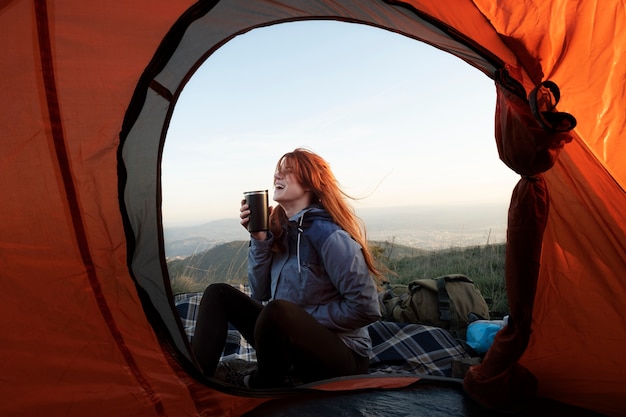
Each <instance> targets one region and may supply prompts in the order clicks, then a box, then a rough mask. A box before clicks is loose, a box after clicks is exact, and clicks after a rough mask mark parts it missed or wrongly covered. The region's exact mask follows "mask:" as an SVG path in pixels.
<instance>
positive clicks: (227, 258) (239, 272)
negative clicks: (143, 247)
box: [168, 240, 508, 311]
mask: <svg viewBox="0 0 626 417" xmlns="http://www.w3.org/2000/svg"><path fill="white" fill-rule="evenodd" d="M370 245H371V247H372V251H373V253H374V256H375V257H376V258H377V259H378V260H379V261H380V262H381V263H383V264H384V265H385V266H386V267H387V268H388V269H389V273H388V274H386V279H387V281H389V282H391V283H407V282H409V281H411V280H414V279H419V278H434V277H437V276H441V275H446V274H452V273H459V274H464V275H467V276H468V277H470V278H471V279H473V280H474V281H475V282H476V285H477V286H478V287H479V288H480V290H481V292H482V293H483V294H484V296H485V298H489V299H490V300H491V302H492V305H493V308H494V309H495V310H496V311H506V310H507V309H508V305H507V300H506V291H505V285H504V249H505V246H504V244H495V245H483V246H472V247H464V248H449V249H444V250H436V251H429V250H423V249H417V248H414V247H411V246H405V245H399V244H396V243H394V242H393V241H391V242H387V241H372V242H370ZM247 253H248V241H247V240H237V241H232V242H228V243H224V244H220V245H217V246H215V247H213V248H211V249H209V250H207V251H204V252H200V253H197V254H195V255H192V256H189V257H187V258H184V259H174V260H171V261H169V262H168V269H169V273H170V279H171V282H172V290H173V291H174V293H182V292H193V291H202V290H204V288H206V287H207V286H208V285H209V284H211V283H214V282H229V283H233V284H235V283H237V284H239V283H246V282H247Z"/></svg>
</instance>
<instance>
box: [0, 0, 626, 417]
mask: <svg viewBox="0 0 626 417" xmlns="http://www.w3.org/2000/svg"><path fill="white" fill-rule="evenodd" d="M311 19H334V20H339V21H342V22H346V23H362V24H368V25H373V26H376V27H379V28H381V29H386V30H391V31H394V32H396V33H399V34H401V35H404V36H408V37H410V38H413V39H415V40H416V41H422V42H426V43H428V44H430V45H433V46H434V47H437V48H439V49H441V50H443V51H446V52H449V53H451V54H453V55H455V56H457V57H459V58H460V59H462V60H464V61H465V62H467V63H468V64H469V65H472V66H473V67H475V68H476V69H477V70H480V71H482V72H483V73H484V74H485V76H488V77H491V78H493V79H495V78H496V72H497V71H499V70H502V69H504V70H506V71H507V73H508V74H510V76H511V77H512V78H513V79H515V80H516V81H517V82H518V83H520V85H522V86H523V87H524V89H525V90H526V91H531V90H532V89H533V88H535V87H536V86H537V85H539V83H541V82H542V81H545V80H550V81H553V82H554V83H556V85H558V86H559V88H560V91H561V100H560V102H559V104H558V110H559V111H563V112H567V113H570V114H572V115H574V117H576V119H577V121H578V124H577V126H576V128H575V129H574V130H573V131H572V132H571V135H572V141H571V142H570V143H568V144H567V145H565V146H564V147H563V149H562V150H561V152H560V155H559V157H558V158H557V159H556V161H555V162H554V166H553V167H552V168H551V169H549V170H547V171H546V172H545V173H543V174H542V177H543V180H544V183H545V189H546V190H547V196H548V197H547V198H548V202H549V209H548V211H547V217H546V219H545V221H546V225H545V231H544V232H543V240H542V246H541V253H540V259H539V262H540V263H539V265H537V267H538V276H537V280H536V292H535V296H534V300H533V302H532V303H527V304H525V306H526V307H529V306H531V305H532V322H531V324H530V326H531V333H530V336H529V339H528V346H527V348H526V349H525V350H524V352H523V353H522V354H521V357H520V359H519V362H518V364H519V366H521V367H523V368H524V369H527V370H528V371H529V372H530V373H531V374H532V376H533V378H535V379H536V381H537V395H539V396H543V397H547V398H551V399H554V400H558V401H562V402H565V403H567V404H571V405H576V406H580V407H584V408H588V409H590V410H594V411H597V412H602V413H605V414H608V415H616V416H617V415H626V414H625V412H624V410H626V357H625V356H624V355H623V351H624V349H625V348H626V330H625V329H626V327H625V326H624V315H623V313H622V311H623V301H622V300H623V299H624V297H625V295H626V284H625V282H624V278H623V277H624V276H626V215H625V214H624V207H626V193H625V192H624V189H625V188H626V164H625V163H624V162H625V159H626V141H625V140H624V136H625V135H626V132H625V126H626V121H625V120H624V117H623V109H624V108H625V107H626V89H625V88H624V86H625V85H626V79H625V78H626V54H625V53H624V48H626V30H625V29H626V8H624V4H623V1H621V0H603V1H602V2H600V1H598V0H567V1H566V0H550V1H539V0H535V1H533V0H528V1H523V2H520V1H513V0H502V1H499V2H493V1H491V0H473V1H472V0H455V1H454V5H453V6H451V5H450V3H449V2H440V1H432V0H415V1H351V0H346V1H342V2H334V1H326V0H308V1H304V0H301V1H297V0H292V1H289V0H286V1H281V2H276V1H270V0H222V1H218V0H214V1H201V2H198V3H194V2H192V1H189V0H181V1H176V2H172V1H165V0H155V1H152V2H150V3H149V4H147V3H146V2H138V1H134V0H125V1H123V2H122V1H120V0H111V1H108V2H79V1H77V0H59V1H55V2H52V1H46V0H34V1H26V0H4V1H0V86H1V87H2V88H1V91H3V94H4V99H3V100H2V102H1V104H0V105H1V106H2V107H1V109H0V127H1V130H0V131H1V132H2V141H1V142H0V143H1V145H0V146H1V149H0V150H1V152H0V174H1V175H0V192H2V195H4V196H5V198H4V201H3V204H1V205H0V217H1V218H2V219H3V220H2V223H1V226H0V247H1V249H2V251H1V252H0V256H1V257H2V258H1V259H2V266H3V268H2V269H1V270H0V278H1V279H2V282H3V284H4V288H3V289H4V290H3V291H2V293H1V295H0V306H2V307H1V308H2V312H3V314H2V315H1V316H0V317H2V318H1V319H0V328H1V329H2V331H3V343H2V344H1V345H0V346H1V347H0V353H2V356H3V358H4V360H3V361H2V363H1V364H0V375H2V378H1V382H0V384H1V386H0V388H1V389H0V392H2V398H3V400H4V401H1V402H0V414H2V415H11V416H21V415H24V416H26V415H36V414H41V413H43V412H45V413H46V414H48V415H67V416H73V415H76V416H83V415H92V416H98V415H103V416H104V415H122V416H123V415H129V416H130V415H133V416H166V415H176V416H197V415H241V414H243V413H245V412H246V411H248V410H251V409H253V408H255V407H256V406H258V405H259V404H262V403H263V402H265V401H267V400H268V399H269V398H270V397H271V396H265V397H257V396H251V395H249V394H246V393H237V392H232V391H227V390H225V389H224V388H223V387H221V386H219V385H217V384H216V383H212V382H211V381H202V380H200V379H199V378H197V374H196V373H194V370H193V358H191V357H190V355H189V352H188V349H187V345H186V344H185V341H184V340H185V339H184V337H183V329H182V326H181V325H180V322H178V321H177V320H175V318H174V317H175V313H176V311H175V308H174V305H173V301H172V297H171V294H170V289H169V287H168V284H167V274H166V271H165V269H164V265H165V264H164V253H163V244H162V243H163V242H162V230H161V218H160V198H161V197H160V178H159V177H160V167H159V165H160V156H161V151H162V147H163V143H164V141H165V138H166V135H167V126H168V122H169V118H170V117H171V115H172V112H173V109H174V106H175V104H176V100H177V98H178V96H179V95H180V93H181V91H182V89H183V88H184V87H185V84H186V82H187V80H188V79H189V78H190V77H191V76H192V75H193V73H194V71H195V70H196V69H197V68H198V67H199V66H200V65H201V64H202V63H203V62H204V61H205V60H206V59H210V56H211V54H212V53H213V52H215V51H216V50H217V49H218V48H220V47H221V46H223V45H224V44H226V43H227V42H228V41H229V40H230V39H232V38H233V37H235V36H239V35H241V34H245V33H247V32H249V31H252V30H254V29H255V28H260V27H264V26H269V25H272V24H280V23H284V22H295V21H299V20H311ZM397 71H398V73H401V72H402V71H411V68H398V69H397ZM459 94H462V92H459ZM597 352H601V353H597ZM414 379H415V378H408V379H407V380H414ZM368 384H372V385H376V384H379V385H378V386H381V387H382V386H395V387H399V386H402V385H403V382H402V381H401V380H398V381H397V382H395V383H391V382H389V383H388V384H385V383H383V382H376V381H368ZM359 386H360V385H359V383H358V382H357V381H351V380H350V379H348V380H346V381H338V382H336V383H334V384H333V385H332V387H333V389H351V388H355V387H359ZM281 395H282V394H280V393H276V394H274V396H278V397H280V396H281ZM8 399H10V401H9V400H8Z"/></svg>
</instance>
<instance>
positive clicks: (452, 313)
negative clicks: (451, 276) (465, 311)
mask: <svg viewBox="0 0 626 417" xmlns="http://www.w3.org/2000/svg"><path fill="white" fill-rule="evenodd" d="M446 278H447V277H445V276H444V277H439V278H436V279H435V280H436V281H437V304H438V305H439V319H441V320H445V321H449V322H450V333H451V334H452V336H454V337H455V338H456V337H457V334H458V332H459V317H458V315H457V314H456V309H455V308H454V302H453V301H452V300H451V299H450V295H448V291H447V290H446Z"/></svg>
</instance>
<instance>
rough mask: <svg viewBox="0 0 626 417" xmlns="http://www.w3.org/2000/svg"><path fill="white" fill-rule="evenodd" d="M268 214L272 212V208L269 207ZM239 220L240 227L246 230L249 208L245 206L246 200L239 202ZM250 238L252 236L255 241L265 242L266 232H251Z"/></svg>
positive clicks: (248, 220)
mask: <svg viewBox="0 0 626 417" xmlns="http://www.w3.org/2000/svg"><path fill="white" fill-rule="evenodd" d="M269 210H270V211H269V212H270V213H271V212H272V207H269ZM239 218H240V219H241V220H240V223H241V225H242V226H243V227H244V228H245V229H246V230H248V223H249V222H250V207H249V206H248V205H247V204H246V200H241V207H240V208H239ZM250 236H252V237H253V238H254V239H256V240H265V239H267V232H266V231H260V232H252V233H250Z"/></svg>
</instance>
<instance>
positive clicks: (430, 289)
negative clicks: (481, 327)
mask: <svg viewBox="0 0 626 417" xmlns="http://www.w3.org/2000/svg"><path fill="white" fill-rule="evenodd" d="M380 306H381V310H382V315H383V320H387V321H396V322H400V323H419V324H424V325H428V326H435V327H441V328H443V329H446V330H449V331H450V333H451V334H452V335H453V336H454V337H456V338H458V339H465V331H466V329H467V325H468V324H469V323H468V321H469V316H470V313H473V314H475V315H476V316H478V317H477V318H479V319H484V320H489V306H488V305H487V302H486V301H485V299H484V298H483V296H482V294H481V293H480V291H479V290H478V288H476V286H475V285H474V281H472V280H471V279H469V278H468V277H466V276H465V275H461V274H451V275H445V276H442V277H438V278H434V279H432V278H428V279H417V280H414V281H411V282H409V283H408V284H407V285H401V284H396V285H391V286H389V287H388V289H387V290H386V291H385V292H383V293H382V294H381V297H380Z"/></svg>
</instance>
